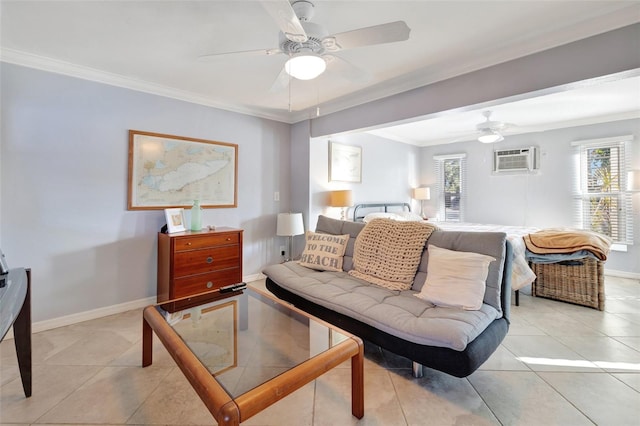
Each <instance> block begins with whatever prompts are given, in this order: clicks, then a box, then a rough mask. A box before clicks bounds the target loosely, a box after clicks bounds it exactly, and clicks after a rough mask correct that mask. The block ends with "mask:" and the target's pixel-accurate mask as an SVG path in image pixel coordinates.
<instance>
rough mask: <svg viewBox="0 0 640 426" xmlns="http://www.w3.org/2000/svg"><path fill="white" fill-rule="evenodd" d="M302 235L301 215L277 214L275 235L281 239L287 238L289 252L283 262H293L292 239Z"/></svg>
mask: <svg viewBox="0 0 640 426" xmlns="http://www.w3.org/2000/svg"><path fill="white" fill-rule="evenodd" d="M301 234H304V223H303V222H302V213H279V214H278V225H277V227H276V235H278V236H281V237H289V252H288V253H287V254H288V257H287V258H286V259H285V262H288V261H290V260H293V255H292V250H293V237H294V235H301Z"/></svg>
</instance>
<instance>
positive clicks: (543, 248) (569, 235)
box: [523, 229, 612, 261]
mask: <svg viewBox="0 0 640 426" xmlns="http://www.w3.org/2000/svg"><path fill="white" fill-rule="evenodd" d="M523 238H524V243H525V245H526V246H527V249H528V250H529V251H531V252H533V253H536V254H547V253H573V252H576V251H580V250H587V251H589V252H591V253H593V254H594V255H595V256H596V258H598V259H599V260H602V261H604V260H607V255H608V254H609V250H610V249H611V244H612V241H611V239H610V238H609V237H607V236H605V235H602V234H598V233H596V232H593V231H586V230H580V229H544V230H542V231H538V232H534V233H533V234H528V235H525V236H524V237H523Z"/></svg>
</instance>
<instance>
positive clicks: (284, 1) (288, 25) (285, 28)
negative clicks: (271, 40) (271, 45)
mask: <svg viewBox="0 0 640 426" xmlns="http://www.w3.org/2000/svg"><path fill="white" fill-rule="evenodd" d="M261 3H262V6H263V7H264V8H265V9H266V10H267V12H269V15H271V17H272V18H273V19H274V20H275V21H276V23H277V24H278V27H280V30H281V31H282V33H283V34H284V35H285V37H286V38H288V39H289V40H291V41H295V42H298V43H302V42H305V41H307V39H308V37H307V33H306V32H305V30H304V28H302V24H301V23H300V20H299V19H298V17H297V16H296V13H295V12H294V10H293V7H291V3H289V1H288V0H277V1H273V0H271V1H262V2H261Z"/></svg>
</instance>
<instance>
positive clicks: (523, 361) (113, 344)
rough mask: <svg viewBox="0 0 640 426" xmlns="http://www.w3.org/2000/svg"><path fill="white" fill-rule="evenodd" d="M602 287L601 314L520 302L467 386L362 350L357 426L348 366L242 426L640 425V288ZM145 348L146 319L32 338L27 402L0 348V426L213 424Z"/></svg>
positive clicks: (8, 348)
mask: <svg viewBox="0 0 640 426" xmlns="http://www.w3.org/2000/svg"><path fill="white" fill-rule="evenodd" d="M605 282H606V296H607V301H606V310H605V312H600V311H597V310H594V309H590V308H586V307H581V306H575V305H571V304H567V303H562V302H556V301H552V300H547V299H542V298H533V297H530V296H527V295H526V294H522V295H521V298H520V306H519V307H516V306H512V311H511V312H512V324H511V328H510V330H509V334H508V336H507V337H506V339H505V340H504V342H503V344H502V345H501V346H500V347H499V349H498V350H497V351H496V352H495V354H494V355H493V356H492V357H491V358H490V359H489V360H488V361H487V362H486V363H485V364H484V365H483V366H482V367H481V368H480V369H479V370H478V371H476V372H475V373H474V374H472V375H471V376H469V377H468V378H466V379H459V378H455V377H451V376H448V375H446V374H442V373H439V372H437V371H434V370H430V369H425V376H424V378H421V379H415V378H413V377H412V376H411V364H410V362H409V361H408V360H406V359H404V358H401V357H398V356H395V355H393V354H391V353H389V352H387V351H383V350H380V348H378V347H376V346H373V345H366V361H365V417H364V418H363V419H362V420H360V421H357V419H355V418H353V417H352V416H351V409H350V371H349V365H348V364H344V365H341V366H339V367H338V368H336V369H334V370H331V371H330V372H328V373H327V374H325V375H324V376H322V377H320V378H319V379H317V380H316V381H315V382H312V383H310V384H308V385H306V386H304V387H303V388H301V389H300V390H298V391H296V392H294V393H293V394H291V395H290V396H288V397H287V398H285V399H284V400H282V401H280V402H279V403H277V404H275V405H274V406H272V407H270V408H268V409H267V410H265V411H263V412H262V413H260V414H258V415H256V416H254V417H253V418H251V419H249V420H248V421H247V422H246V423H245V424H247V425H295V426H299V425H327V426H329V425H349V424H366V425H426V424H430V425H467V424H468V425H471V424H473V425H495V424H504V425H592V424H598V425H640V282H639V281H637V280H629V279H621V278H612V277H606V280H605ZM251 284H252V285H254V286H256V287H259V288H260V287H262V288H264V282H263V281H256V282H254V283H251ZM140 339H141V310H135V311H131V312H126V313H123V314H119V315H113V316H109V317H105V318H101V319H97V320H93V321H87V322H83V323H79V324H75V325H71V326H67V327H61V328H58V329H54V330H49V331H45V332H41V333H36V334H34V335H33V364H34V366H33V377H34V378H33V396H32V397H31V398H28V399H26V398H25V397H24V394H23V393H22V387H21V383H20V379H19V373H18V369H17V365H16V364H17V362H16V356H15V349H14V346H13V341H12V340H6V341H4V342H2V344H0V423H1V424H3V425H11V424H15V425H18V424H20V425H24V424H38V425H63V424H75V425H78V424H81V425H91V424H101V425H122V424H129V425H150V424H154V425H210V424H215V422H214V420H213V418H212V417H211V415H210V414H209V413H208V411H207V410H206V408H205V407H204V405H203V404H202V402H201V401H200V399H199V398H198V397H197V395H196V393H195V392H194V391H193V390H192V388H191V386H190V385H189V383H188V382H187V381H186V379H185V378H184V376H183V375H182V373H181V372H180V370H179V369H178V368H177V367H176V366H175V364H174V362H173V360H172V359H171V357H170V356H169V355H168V354H167V353H166V351H165V350H164V348H163V347H162V345H161V344H160V343H158V340H157V339H154V342H155V343H154V363H153V365H152V366H151V367H148V368H144V369H143V368H141V367H140V359H141V354H140V353H141V340H140Z"/></svg>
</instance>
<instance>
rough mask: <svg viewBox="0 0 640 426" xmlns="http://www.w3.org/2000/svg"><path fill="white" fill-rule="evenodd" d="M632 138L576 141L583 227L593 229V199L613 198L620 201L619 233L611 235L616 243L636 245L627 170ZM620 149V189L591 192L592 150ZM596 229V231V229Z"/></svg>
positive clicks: (578, 201)
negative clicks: (589, 157) (590, 159)
mask: <svg viewBox="0 0 640 426" xmlns="http://www.w3.org/2000/svg"><path fill="white" fill-rule="evenodd" d="M632 141H633V136H632V135H625V136H617V137H612V138H601V139H589V140H581V141H576V142H573V143H572V145H573V146H574V147H575V148H576V174H575V175H576V207H575V208H576V217H577V222H578V226H579V228H581V229H591V227H590V226H588V224H590V223H591V221H592V214H591V213H592V211H591V210H592V209H591V206H590V204H591V202H592V199H593V198H597V197H610V198H613V199H616V200H617V205H618V208H617V213H618V214H617V218H616V221H617V235H615V236H611V235H610V237H611V239H612V240H613V242H614V245H616V246H622V247H621V248H623V250H624V247H626V246H627V245H633V207H632V199H631V193H630V192H628V191H626V188H627V172H628V171H629V170H631V167H630V165H631V156H630V149H629V148H630V147H629V145H630V144H631V142H632ZM611 148H615V149H617V150H618V159H617V169H618V176H617V179H616V180H617V188H616V189H614V188H612V189H611V190H609V191H590V190H589V172H588V152H589V151H590V150H593V149H611ZM596 232H597V231H596Z"/></svg>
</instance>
